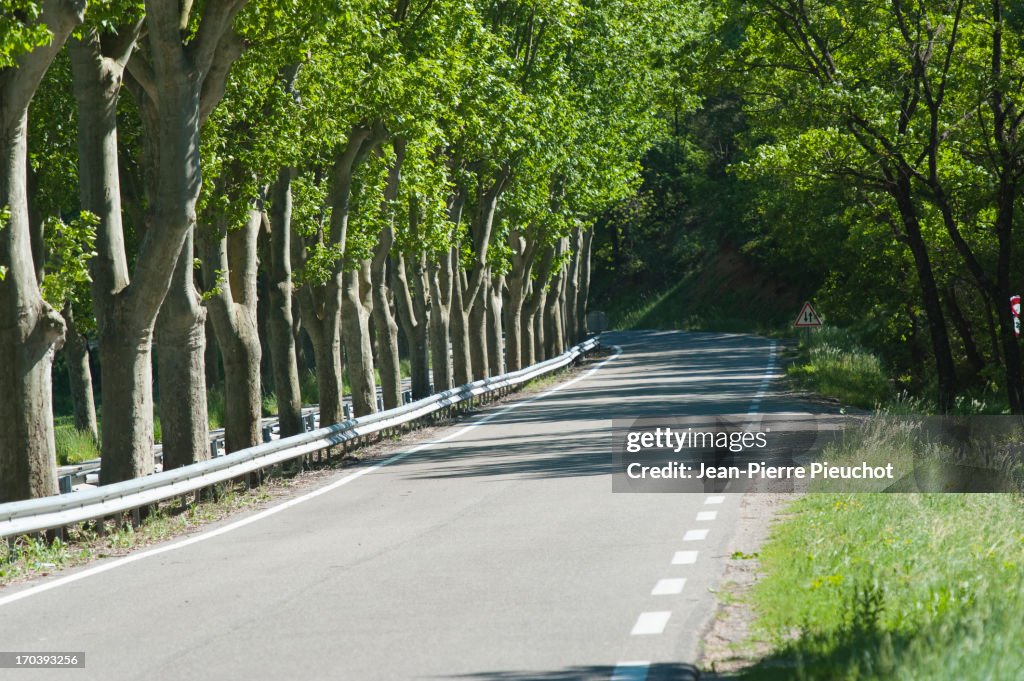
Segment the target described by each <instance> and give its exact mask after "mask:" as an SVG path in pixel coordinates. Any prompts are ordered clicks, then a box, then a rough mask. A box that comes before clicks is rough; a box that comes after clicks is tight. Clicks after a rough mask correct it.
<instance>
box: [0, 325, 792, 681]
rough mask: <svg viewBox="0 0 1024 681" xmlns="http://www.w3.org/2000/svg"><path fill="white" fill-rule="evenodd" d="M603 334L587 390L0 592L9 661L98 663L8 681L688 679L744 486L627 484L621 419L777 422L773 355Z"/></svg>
mask: <svg viewBox="0 0 1024 681" xmlns="http://www.w3.org/2000/svg"><path fill="white" fill-rule="evenodd" d="M603 342H604V344H605V345H614V346H617V347H618V348H620V354H618V355H617V356H615V357H613V358H611V359H608V360H607V361H606V362H604V363H602V364H596V363H595V364H594V365H592V366H596V367H597V368H596V369H592V370H588V371H587V372H585V373H583V374H582V375H581V376H580V378H579V379H578V380H576V381H575V382H573V383H571V384H569V385H564V387H561V388H560V389H558V390H556V391H555V392H552V393H550V394H545V393H541V394H540V395H539V396H537V397H532V398H526V399H520V400H517V401H513V402H510V403H507V404H505V405H501V406H495V407H491V408H488V409H484V410H483V411H482V412H481V413H479V414H478V415H476V416H475V417H473V419H471V420H470V421H467V422H464V423H459V424H456V425H454V426H451V427H450V428H446V429H443V430H441V431H439V432H438V437H437V438H435V439H434V440H432V441H430V442H428V443H425V444H420V445H417V446H416V447H415V451H412V450H413V447H412V445H410V448H409V449H399V450H398V451H399V454H398V455H397V456H394V457H392V458H390V459H386V460H384V461H383V462H382V461H378V462H376V463H375V464H373V465H364V466H361V467H357V468H348V469H345V470H343V471H339V472H338V473H337V475H336V477H334V478H331V479H330V480H328V481H327V482H325V487H321V488H318V489H317V490H314V491H313V493H311V494H309V495H307V496H306V497H297V498H295V499H293V500H292V501H290V502H287V503H286V504H285V506H283V507H276V508H272V509H269V510H267V511H263V512H260V513H258V514H255V515H250V516H247V517H242V518H241V519H239V518H235V519H233V520H230V521H227V522H226V523H223V524H220V525H216V526H212V527H211V528H210V529H209V530H207V531H206V532H204V533H203V534H200V535H196V536H194V537H190V538H188V539H185V540H178V541H177V542H172V543H169V544H167V545H163V546H161V547H158V548H157V550H155V551H154V550H152V549H150V550H149V552H148V554H147V553H139V554H134V556H132V557H129V558H128V559H127V560H125V559H114V560H111V561H107V562H99V563H94V564H93V565H92V566H90V567H89V568H84V569H80V570H78V571H68V572H66V573H62V575H59V576H57V577H54V578H50V581H45V580H42V581H37V582H33V583H31V584H26V585H18V586H14V587H8V588H5V589H3V590H0V641H2V643H0V650H3V651H51V652H58V651H84V652H85V654H86V665H85V668H83V669H68V670H61V671H53V670H18V671H12V670H3V672H0V678H4V679H8V678H9V679H32V680H33V681H34V680H36V679H83V680H84V679H95V680H97V681H119V680H127V679H139V680H143V679H145V680H150V679H226V680H233V679H241V680H257V679H268V680H270V679H274V680H278V679H282V680H283V679H332V680H338V679H342V680H346V681H347V680H353V681H375V680H388V679H418V680H420V679H421V680H431V679H463V680H466V681H519V680H526V679H531V680H538V681H569V680H572V681H591V680H593V681H597V680H598V679H601V680H607V679H616V680H622V681H624V680H626V679H630V680H634V679H636V680H639V679H649V680H650V681H655V680H657V679H669V678H672V679H687V678H692V677H691V676H690V675H689V672H688V669H689V665H690V664H692V663H693V662H694V661H695V659H696V655H697V652H698V646H699V643H700V636H701V633H702V630H703V628H704V627H705V626H706V624H707V622H708V620H709V618H710V617H711V616H712V615H713V612H714V594H713V593H712V591H711V590H712V589H714V588H716V586H717V584H718V580H719V575H720V574H721V572H722V570H723V566H724V564H725V561H726V560H727V559H728V556H727V555H725V552H726V546H727V545H728V540H729V537H730V533H731V532H732V530H733V527H734V526H735V523H736V521H737V516H738V505H739V501H740V495H729V494H725V495H714V494H704V493H694V494H613V493H612V491H611V490H612V484H611V477H610V470H611V452H610V447H611V444H610V435H609V429H610V425H611V419H612V418H630V417H638V416H657V415H662V416H664V415H672V416H685V415H699V414H729V413H732V414H735V413H739V414H746V413H748V412H749V411H751V409H752V406H753V408H754V409H758V408H759V409H762V410H766V409H768V408H770V406H771V405H772V400H773V392H772V385H773V384H772V380H771V379H772V377H773V376H774V375H775V373H776V371H775V370H774V367H776V366H777V364H776V362H775V359H774V351H773V345H772V343H771V342H770V341H768V340H766V339H763V338H757V337H753V336H738V335H727V334H712V333H681V332H629V333H626V332H620V333H607V334H605V335H604V337H603ZM766 389H767V390H766ZM442 440H443V441H442ZM85 570H91V571H92V572H88V573H87V572H83V571H85ZM82 574H84V576H83V577H82V578H76V575H82ZM68 577H70V578H71V579H67V578H68ZM60 580H67V581H64V582H62V581H60ZM71 580H74V581H71ZM40 585H41V586H42V587H43V588H40ZM47 586H51V587H52V588H46V587H47Z"/></svg>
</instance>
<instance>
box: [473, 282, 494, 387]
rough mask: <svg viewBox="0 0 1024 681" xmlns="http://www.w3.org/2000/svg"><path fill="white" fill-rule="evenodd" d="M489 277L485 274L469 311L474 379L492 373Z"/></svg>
mask: <svg viewBox="0 0 1024 681" xmlns="http://www.w3.org/2000/svg"><path fill="white" fill-rule="evenodd" d="M488 278H489V277H487V276H486V275H485V276H484V283H483V284H482V285H481V287H480V290H479V291H478V292H477V295H476V297H475V298H474V299H473V305H472V307H471V308H470V311H469V357H470V361H471V362H472V367H473V373H472V378H473V380H474V381H479V380H481V379H484V378H487V377H488V376H490V375H491V368H490V367H489V366H488V363H487V355H488V353H487V303H488V300H489V297H490V296H488V294H487V291H486V290H485V289H487V287H488V284H487V279H488Z"/></svg>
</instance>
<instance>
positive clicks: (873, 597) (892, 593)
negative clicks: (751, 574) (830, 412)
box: [742, 494, 1024, 681]
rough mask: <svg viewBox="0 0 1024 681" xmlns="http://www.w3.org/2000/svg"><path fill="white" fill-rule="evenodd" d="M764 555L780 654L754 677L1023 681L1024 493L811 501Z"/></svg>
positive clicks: (767, 620) (768, 622)
mask: <svg viewBox="0 0 1024 681" xmlns="http://www.w3.org/2000/svg"><path fill="white" fill-rule="evenodd" d="M760 558H761V565H762V569H763V571H764V574H765V576H764V578H763V579H762V580H761V581H760V582H758V583H757V584H756V585H755V587H754V590H753V593H752V596H751V598H752V602H753V604H754V606H755V609H756V612H757V616H758V620H757V627H758V630H759V632H760V635H761V636H763V637H765V638H766V639H767V640H769V641H771V642H772V643H773V644H774V646H775V651H774V653H773V654H771V655H770V656H769V657H767V658H765V659H763V660H761V661H760V662H759V663H758V664H757V665H756V666H754V667H753V668H751V669H749V670H747V671H745V672H744V673H743V674H742V678H743V679H752V680H753V679H756V680H758V681H760V680H769V679H771V680H774V679H806V680H808V681H810V680H816V679H821V680H825V679H828V680H829V681H845V680H850V681H853V680H855V679H856V680H857V681H868V680H872V679H879V680H881V679H953V678H955V679H959V680H962V681H974V680H977V681H982V680H983V679H984V680H991V679H1016V678H1020V677H1019V674H1020V670H1021V669H1022V668H1024V648H1022V647H1021V646H1020V644H1019V642H1020V640H1021V638H1022V636H1024V501H1022V498H1021V496H1020V495H1016V494H973V495H971V494H858V495H852V494H812V495H808V496H805V497H803V498H801V499H799V500H797V501H796V502H794V503H793V504H792V505H791V506H790V508H789V515H788V518H787V519H786V521H785V522H784V523H782V524H780V525H778V526H777V527H776V529H775V531H774V533H773V535H772V537H771V539H770V540H769V542H768V543H767V544H766V545H765V546H764V547H762V549H761V556H760Z"/></svg>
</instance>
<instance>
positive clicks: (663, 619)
mask: <svg viewBox="0 0 1024 681" xmlns="http://www.w3.org/2000/svg"><path fill="white" fill-rule="evenodd" d="M670 617H672V611H671V610H658V611H656V612H642V613H640V616H639V617H637V618H636V624H634V625H633V631H631V632H629V633H630V634H632V635H633V636H650V635H653V634H660V633H661V632H663V631H665V625H666V624H668V620H669V618H670Z"/></svg>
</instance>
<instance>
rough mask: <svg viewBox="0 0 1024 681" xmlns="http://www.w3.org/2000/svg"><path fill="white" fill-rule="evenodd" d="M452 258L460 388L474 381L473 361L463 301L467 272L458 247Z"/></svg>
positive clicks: (454, 364)
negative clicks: (460, 259) (464, 269)
mask: <svg viewBox="0 0 1024 681" xmlns="http://www.w3.org/2000/svg"><path fill="white" fill-rule="evenodd" d="M451 258H452V263H453V277H452V308H451V309H452V314H451V340H452V368H453V370H454V373H455V385H456V386H460V385H465V384H467V383H469V382H471V381H472V380H473V379H472V373H473V360H472V359H471V358H470V354H469V313H468V312H467V311H466V308H465V306H464V301H463V291H464V290H465V286H466V282H465V272H463V271H462V269H461V268H460V267H459V266H458V262H459V251H458V248H457V247H455V248H453V249H452V253H451Z"/></svg>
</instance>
